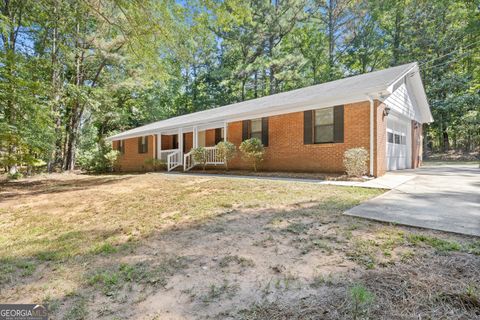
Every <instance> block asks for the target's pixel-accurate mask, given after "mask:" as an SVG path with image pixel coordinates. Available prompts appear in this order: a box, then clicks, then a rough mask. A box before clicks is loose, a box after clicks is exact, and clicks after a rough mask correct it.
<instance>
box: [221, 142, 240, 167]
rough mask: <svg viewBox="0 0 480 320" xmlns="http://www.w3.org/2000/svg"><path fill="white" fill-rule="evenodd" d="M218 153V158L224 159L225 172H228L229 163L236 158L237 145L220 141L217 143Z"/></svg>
mask: <svg viewBox="0 0 480 320" xmlns="http://www.w3.org/2000/svg"><path fill="white" fill-rule="evenodd" d="M217 152H218V156H219V157H220V158H221V159H223V162H224V164H225V170H228V162H229V161H230V160H232V159H233V157H235V154H236V153H237V148H236V147H235V145H234V144H233V143H231V142H228V141H220V142H219V143H217Z"/></svg>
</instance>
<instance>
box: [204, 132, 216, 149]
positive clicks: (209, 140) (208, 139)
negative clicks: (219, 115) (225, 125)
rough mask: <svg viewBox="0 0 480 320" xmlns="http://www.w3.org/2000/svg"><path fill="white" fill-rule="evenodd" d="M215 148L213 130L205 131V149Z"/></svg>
mask: <svg viewBox="0 0 480 320" xmlns="http://www.w3.org/2000/svg"><path fill="white" fill-rule="evenodd" d="M213 146H215V129H210V130H206V131H205V147H213Z"/></svg>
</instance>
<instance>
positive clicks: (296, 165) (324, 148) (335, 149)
mask: <svg viewBox="0 0 480 320" xmlns="http://www.w3.org/2000/svg"><path fill="white" fill-rule="evenodd" d="M375 106H376V107H375V109H376V112H375V115H374V117H375V119H376V122H377V125H376V126H375V128H374V130H375V135H374V136H375V144H374V154H375V157H374V174H375V175H376V176H379V175H382V174H384V173H385V164H386V162H385V148H386V133H385V132H386V130H385V129H386V119H385V118H384V117H383V108H384V105H383V104H380V103H379V102H378V101H375ZM377 109H378V110H377ZM344 110H345V111H344V121H345V122H344V142H343V143H327V144H307V145H305V144H304V143H303V112H295V113H289V114H283V115H278V116H272V117H270V118H269V146H268V147H267V148H266V150H267V152H266V154H265V160H264V162H263V163H262V165H261V168H260V169H261V170H266V171H292V172H295V171H297V172H302V171H303V172H344V167H343V154H344V152H345V151H346V150H347V149H350V148H355V147H364V148H365V149H367V150H368V151H369V149H370V138H369V133H370V129H369V128H370V103H369V102H368V101H364V102H359V103H355V104H347V105H345V109H344ZM227 135H228V136H227V139H228V141H230V142H232V143H234V144H235V145H236V146H237V147H238V146H239V145H240V143H241V142H242V122H241V121H237V122H232V123H230V124H229V125H228V133H227ZM137 141H138V138H132V139H128V140H125V142H126V151H125V154H124V155H123V156H122V157H121V158H120V161H119V164H120V168H121V170H123V171H141V170H144V161H145V159H146V158H149V157H152V155H153V153H152V152H153V151H154V148H153V145H152V143H153V139H152V138H150V139H149V149H148V151H149V152H148V154H146V155H145V154H138V151H137V150H138V146H137ZM172 141H173V136H162V149H163V150H165V149H172V148H173V144H172ZM184 143H185V144H186V147H187V148H186V150H187V152H188V151H189V150H190V148H191V147H192V145H193V137H192V133H187V134H186V135H185V139H184ZM205 144H206V146H213V145H215V130H214V129H212V130H207V131H206V133H205ZM114 146H115V144H114ZM229 167H230V168H232V169H246V168H248V169H249V166H248V164H246V163H245V162H244V161H243V160H242V159H241V157H240V152H238V155H237V157H236V158H235V159H233V160H232V161H231V163H230V165H229Z"/></svg>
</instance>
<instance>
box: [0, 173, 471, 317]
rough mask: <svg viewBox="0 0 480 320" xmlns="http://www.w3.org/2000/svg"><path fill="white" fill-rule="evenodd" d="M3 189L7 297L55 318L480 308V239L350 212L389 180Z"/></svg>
mask: <svg viewBox="0 0 480 320" xmlns="http://www.w3.org/2000/svg"><path fill="white" fill-rule="evenodd" d="M0 187H1V189H0V228H1V230H2V233H1V234H0V300H2V301H5V302H12V303H15V302H24V301H33V302H35V303H37V301H38V302H45V303H49V304H50V305H51V306H52V309H51V310H52V314H53V316H54V317H55V318H56V319H85V318H87V319H94V318H95V319H96V318H99V319H123V318H138V317H146V318H149V319H163V318H165V317H169V316H174V317H179V318H186V319H188V318H217V319H223V318H233V319H242V318H243V319H309V318H310V319H352V318H353V316H354V315H355V314H356V315H357V316H358V318H365V317H370V318H374V319H382V318H392V317H397V318H402V317H403V318H423V319H436V318H441V317H442V315H444V314H446V313H447V312H448V313H449V314H454V315H455V316H456V318H462V317H463V318H474V317H475V316H478V314H479V312H480V311H479V308H478V307H477V306H478V304H477V302H478V299H479V287H478V283H479V282H480V271H479V269H478V265H479V263H480V260H479V259H480V257H479V252H480V241H478V239H477V240H474V239H472V238H470V237H462V236H456V235H452V234H447V233H442V232H433V231H425V230H420V229H415V228H408V227H403V226H395V225H387V224H382V223H377V222H373V221H367V220H361V219H358V218H353V217H348V216H344V215H342V212H343V211H344V210H345V209H348V208H350V207H352V206H354V205H356V204H358V203H360V202H361V201H364V200H366V199H369V198H371V197H374V196H376V195H378V194H380V193H381V192H383V191H381V190H375V189H360V188H344V187H335V186H324V185H318V184H309V183H298V182H282V181H266V180H254V179H234V178H219V177H218V178H211V177H201V176H179V175H174V174H168V175H164V174H145V175H118V176H116V175H107V176H78V175H51V176H45V177H36V178H32V179H25V180H20V181H13V182H4V183H0ZM355 284H362V286H363V289H365V290H364V293H365V292H367V293H371V294H372V295H374V296H375V301H374V302H373V303H369V302H368V299H363V297H365V296H366V294H363V293H362V292H357V293H358V294H357V295H355V296H353V295H352V286H354V285H355ZM363 289H362V290H363ZM357 291H361V290H360V289H358V290H357ZM262 299H265V301H263V300H262ZM355 301H356V302H355ZM355 304H356V305H357V307H356V308H355V307H354V306H355ZM355 310H356V311H355Z"/></svg>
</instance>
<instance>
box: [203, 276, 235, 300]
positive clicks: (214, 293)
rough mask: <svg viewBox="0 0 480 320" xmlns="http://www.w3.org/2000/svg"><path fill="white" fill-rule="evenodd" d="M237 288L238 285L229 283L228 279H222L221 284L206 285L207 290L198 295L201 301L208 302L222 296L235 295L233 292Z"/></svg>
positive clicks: (231, 296)
mask: <svg viewBox="0 0 480 320" xmlns="http://www.w3.org/2000/svg"><path fill="white" fill-rule="evenodd" d="M238 289H239V288H238V285H236V284H230V283H229V282H228V280H223V283H222V284H221V285H217V284H211V285H210V286H209V287H208V290H207V292H206V293H205V294H204V295H202V296H201V297H200V300H201V301H202V302H203V303H206V304H208V303H212V302H214V301H216V300H218V299H220V298H223V297H226V298H227V299H231V298H233V297H234V296H235V293H236V292H237V290H238Z"/></svg>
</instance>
